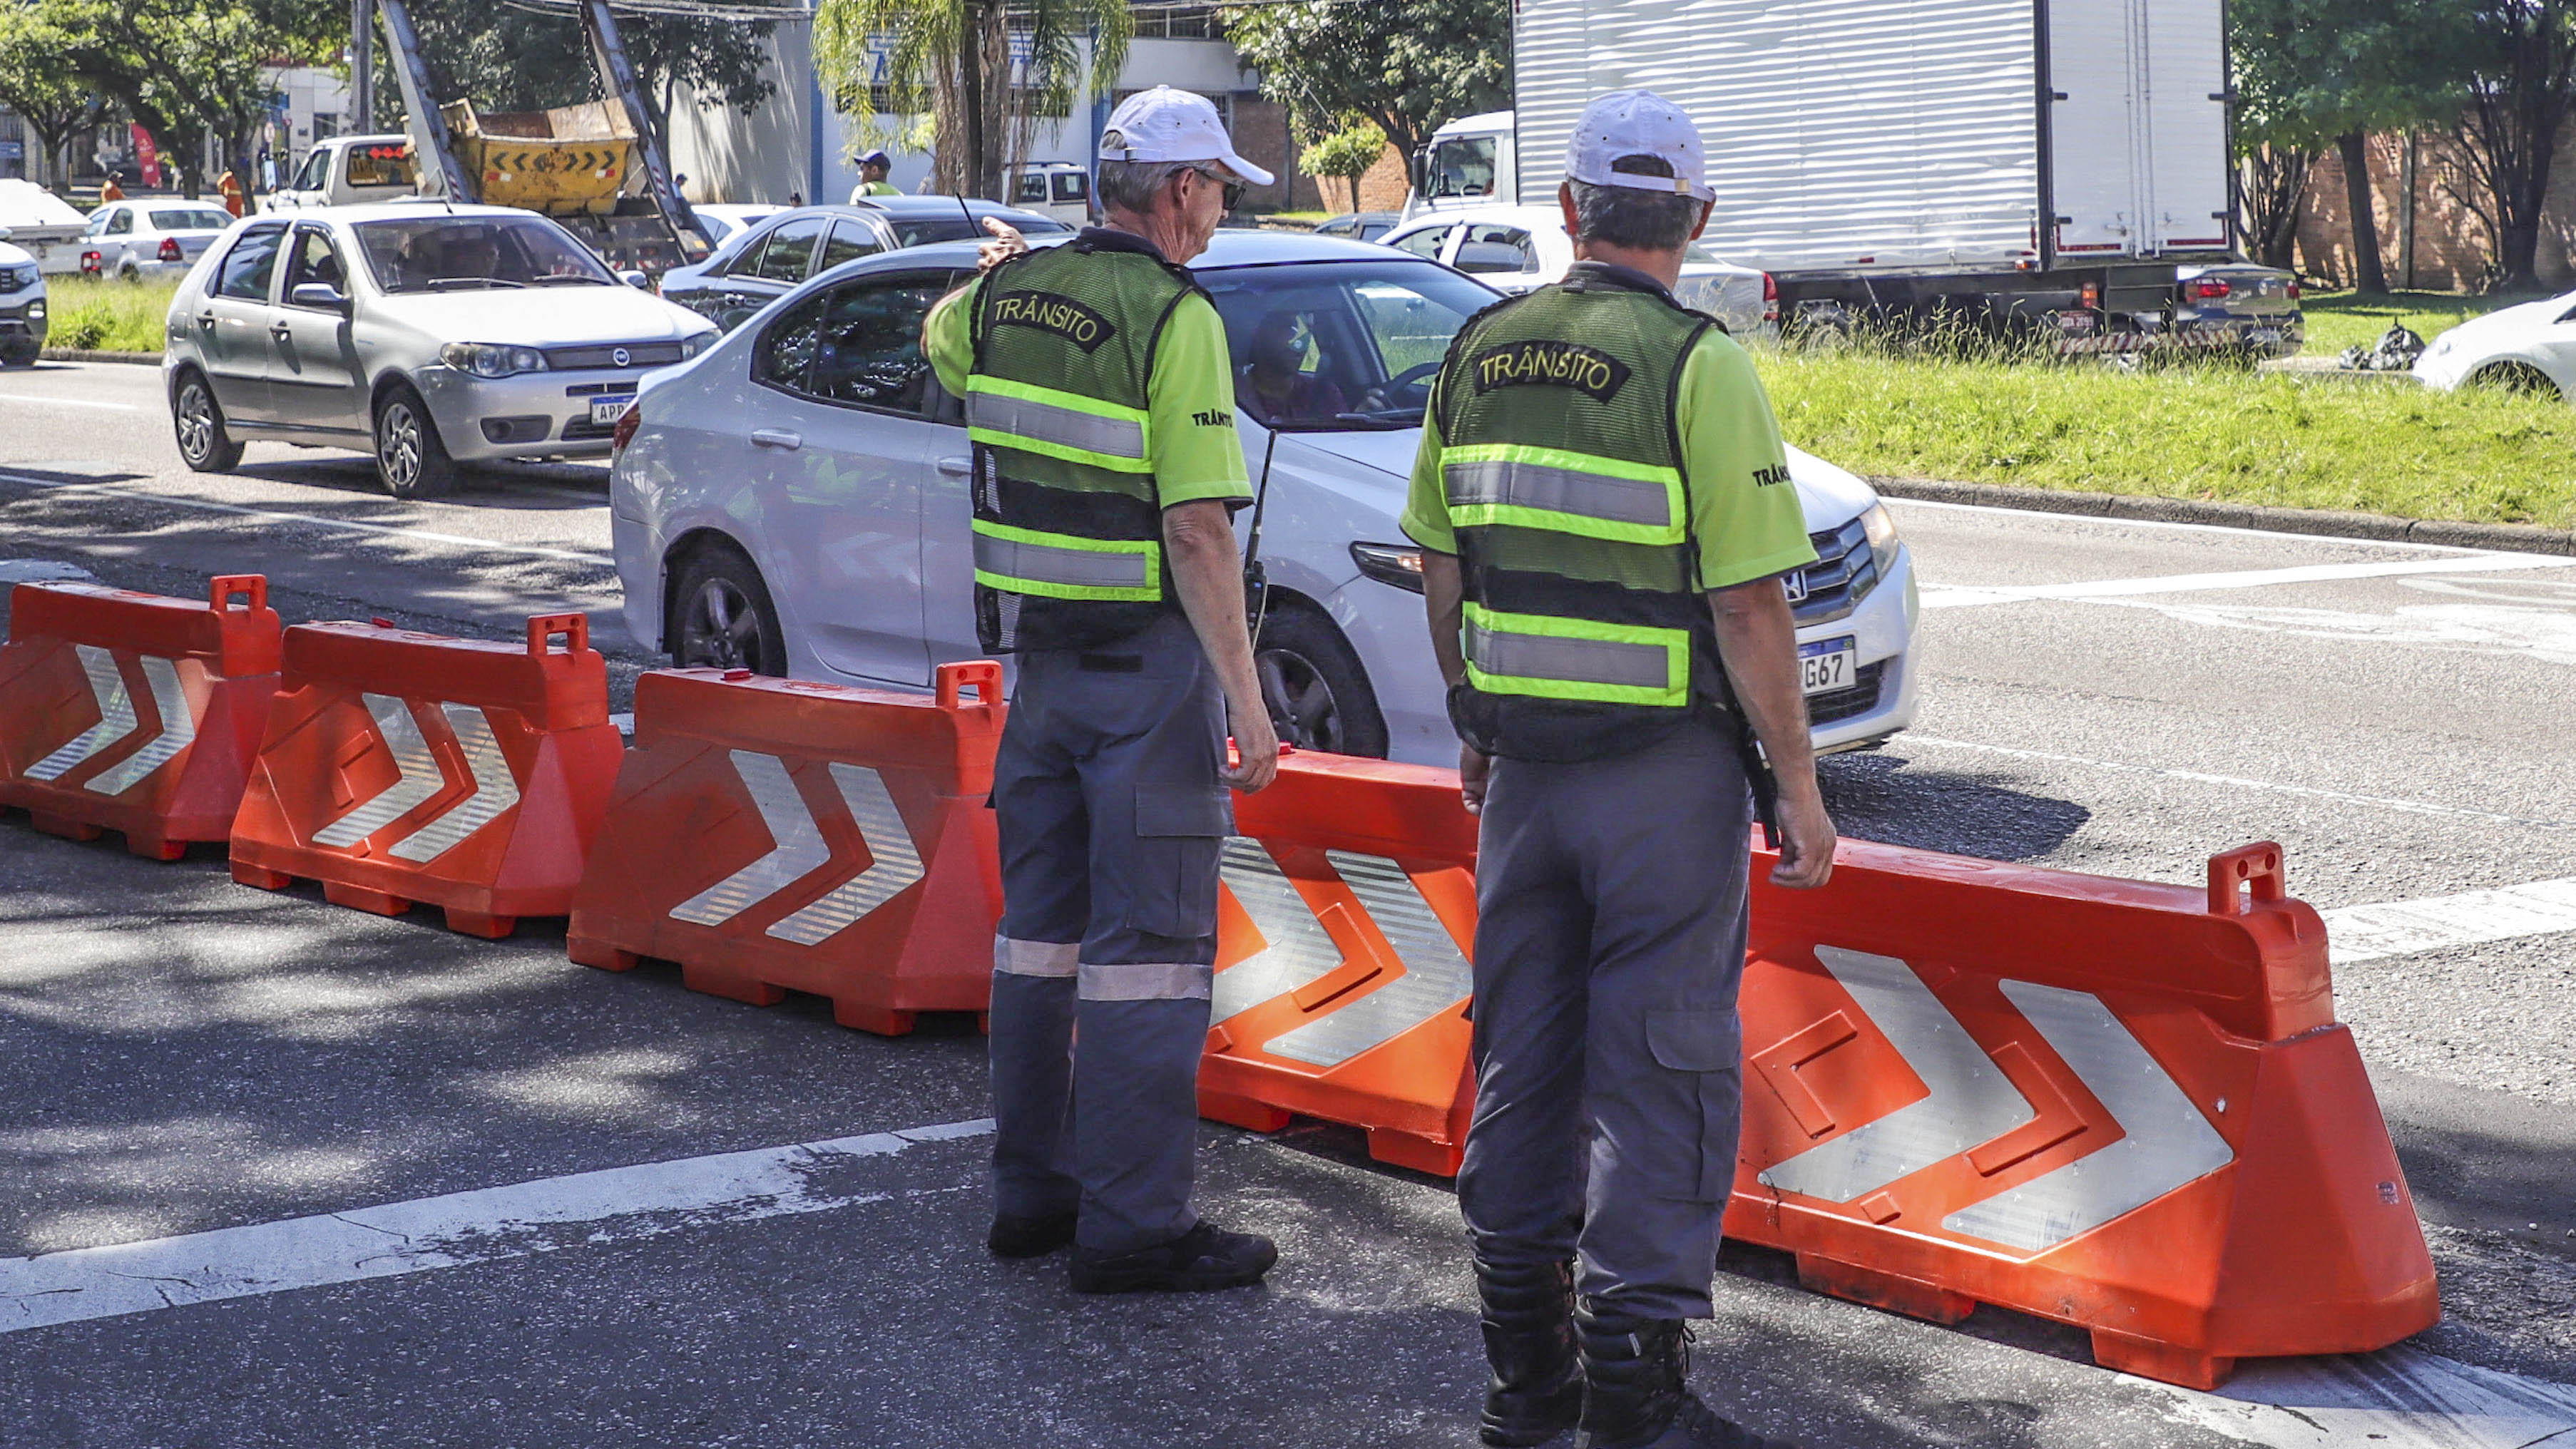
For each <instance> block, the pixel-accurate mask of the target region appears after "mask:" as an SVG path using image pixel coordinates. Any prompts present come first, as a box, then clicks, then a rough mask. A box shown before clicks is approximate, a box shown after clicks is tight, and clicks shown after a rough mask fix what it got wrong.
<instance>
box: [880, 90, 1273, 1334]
mask: <svg viewBox="0 0 2576 1449" xmlns="http://www.w3.org/2000/svg"><path fill="white" fill-rule="evenodd" d="M1100 156H1101V161H1100V172H1099V181H1098V186H1099V192H1100V197H1101V203H1102V206H1103V207H1104V208H1105V210H1106V212H1107V218H1108V224H1107V225H1106V226H1099V227H1087V228H1085V229H1084V230H1083V231H1082V232H1080V233H1079V234H1078V235H1077V236H1075V238H1074V239H1073V240H1072V241H1071V242H1069V243H1067V244H1065V245H1062V246H1056V247H1048V248H1044V249H1040V250H1036V251H1031V250H1028V249H1027V248H1026V247H1025V245H1024V244H1016V241H1015V239H1014V238H1008V237H1005V239H1004V240H1003V241H997V242H992V243H987V244H986V245H987V247H988V248H990V249H991V250H990V251H989V252H988V255H987V270H985V271H984V272H983V274H982V275H981V276H980V277H978V278H977V279H976V280H975V281H974V282H972V283H969V284H968V285H967V286H966V287H964V288H961V289H959V290H958V291H956V292H953V293H951V294H950V295H949V296H947V297H945V298H943V299H942V300H941V301H940V302H939V304H938V305H937V306H935V307H934V308H932V309H931V312H930V315H929V317H928V318H926V319H925V320H924V322H923V336H922V348H923V351H924V352H925V353H926V354H927V355H928V356H929V358H930V361H931V363H932V365H933V366H934V367H936V368H937V369H938V372H939V380H940V382H941V383H942V384H943V385H945V386H946V387H947V388H948V390H949V391H950V392H952V393H955V394H957V395H958V396H960V397H962V398H964V399H965V400H966V423H967V432H968V436H969V438H970V439H971V440H972V442H973V445H974V459H973V475H972V479H971V481H970V483H969V485H968V486H969V491H970V493H971V495H972V501H973V508H974V524H973V529H974V534H973V536H974V557H975V611H976V621H975V622H976V632H977V634H978V636H979V638H980V640H981V642H982V645H983V647H984V648H985V649H986V650H988V651H991V652H994V653H1011V652H1016V653H1017V654H1018V656H1019V670H1018V678H1017V681H1016V683H1015V685H1014V688H1013V692H1012V696H1011V713H1010V722H1009V724H1008V725H1007V726H1006V727H1005V729H1004V731H1003V735H1002V743H1001V749H1000V754H999V756H998V758H997V759H996V760H995V761H994V765H993V806H994V808H995V810H997V811H998V812H999V815H1000V819H999V822H998V823H999V825H1000V830H1001V853H1002V897H1003V915H1002V925H1001V932H1000V935H999V937H998V938H997V939H996V940H995V942H994V947H993V1005H992V1014H991V1017H990V1021H991V1025H992V1041H991V1053H992V1064H993V1118H994V1124H995V1125H994V1143H993V1190H994V1216H993V1225H992V1231H991V1234H990V1236H989V1238H988V1239H987V1243H988V1246H989V1247H990V1248H991V1249H992V1251H993V1252H994V1253H995V1254H996V1255H998V1256H1001V1257H1005V1258H1026V1257H1035V1256H1038V1255H1040V1254H1043V1253H1049V1252H1052V1251H1054V1250H1055V1249H1057V1248H1060V1247H1063V1246H1065V1245H1066V1244H1067V1243H1071V1244H1072V1246H1073V1260H1072V1270H1071V1271H1072V1282H1073V1287H1074V1289H1075V1291H1077V1292H1086V1293H1113V1292H1129V1291H1137V1290H1166V1291H1168V1290H1194V1289H1211V1288H1233V1287H1240V1286H1244V1285H1248V1284H1252V1283H1256V1282H1259V1281H1260V1279H1261V1276H1262V1274H1264V1273H1265V1272H1267V1271H1269V1269H1270V1265H1271V1264H1272V1263H1274V1262H1276V1261H1277V1259H1278V1256H1279V1254H1278V1250H1277V1249H1276V1248H1275V1247H1273V1246H1272V1245H1271V1243H1270V1241H1269V1240H1268V1239H1266V1238H1261V1237H1256V1236H1254V1235H1252V1234H1248V1233H1234V1232H1227V1231H1224V1230H1222V1229H1220V1228H1218V1227H1217V1226H1216V1225H1215V1224H1214V1223H1211V1222H1208V1221H1206V1220H1205V1219H1203V1218H1201V1217H1199V1216H1198V1215H1197V1213H1196V1212H1195V1211H1193V1210H1192V1208H1191V1205H1190V1184H1191V1167H1192V1156H1193V1154H1194V1152H1195V1150H1196V1148H1197V1143H1198V1094H1197V1088H1198V1070H1199V1055H1200V1053H1201V1051H1202V1050H1203V1049H1204V1048H1205V1046H1206V1042H1207V1030H1208V991H1209V983H1210V981H1211V979H1212V977H1213V974H1214V969H1215V961H1216V898H1217V847H1218V846H1219V845H1220V844H1221V843H1222V841H1223V840H1224V837H1225V836H1226V835H1227V834H1229V833H1230V832H1231V831H1232V829H1233V809H1232V806H1231V804H1230V803H1229V800H1228V798H1227V795H1226V788H1227V787H1228V786H1231V787H1233V788H1234V789H1237V790H1258V789H1260V788H1262V787H1263V786H1264V785H1267V784H1268V783H1270V778H1271V776H1272V774H1273V773H1274V772H1275V771H1276V770H1277V768H1278V759H1279V745H1278V740H1277V737H1276V736H1275V735H1274V734H1273V733H1272V730H1271V724H1270V717H1269V715H1268V713H1267V711H1266V710H1265V708H1264V706H1263V703H1262V697H1261V689H1260V685H1259V684H1258V682H1257V681H1256V680H1255V678H1254V675H1253V670H1252V647H1251V638H1250V634H1249V632H1248V629H1247V627H1246V624H1245V621H1244V609H1243V603H1244V590H1243V575H1242V563H1241V560H1240V559H1238V558H1237V557H1236V553H1235V536H1234V525H1233V521H1232V515H1233V510H1234V509H1235V508H1238V507H1240V506H1242V505H1244V504H1246V503H1249V502H1251V500H1252V493H1251V488H1250V486H1249V477H1248V473H1247V470H1246V469H1245V467H1244V461H1243V445H1242V442H1241V440H1240V439H1238V438H1237V436H1236V434H1235V428H1234V377H1233V371H1232V369H1231V368H1230V367H1229V366H1228V359H1227V350H1226V338H1225V328H1224V325H1223V323H1222V322H1220V321H1219V320H1218V317H1217V311H1216V306H1215V304H1214V303H1213V302H1211V301H1210V300H1209V298H1208V295H1207V293H1206V292H1204V291H1202V290H1201V289H1200V288H1199V286H1198V284H1197V283H1196V282H1195V281H1194V280H1192V278H1191V276H1190V274H1189V272H1188V271H1187V270H1185V269H1184V265H1183V264H1184V263H1186V262H1188V261H1189V260H1190V259H1191V258H1193V257H1195V256H1197V255H1198V254H1199V253H1200V252H1202V251H1204V250H1205V249H1206V247H1207V243H1208V238H1209V237H1210V236H1211V235H1213V234H1214V233H1215V231H1216V227H1217V223H1218V221H1219V220H1221V219H1222V218H1223V217H1224V215H1225V213H1226V211H1227V210H1228V209H1229V208H1230V206H1231V203H1232V199H1233V198H1232V197H1231V196H1230V195H1229V193H1232V192H1235V191H1236V190H1237V189H1238V188H1239V187H1241V186H1242V185H1243V184H1244V183H1245V182H1257V183H1260V184H1263V185H1267V184H1269V181H1270V174H1269V173H1268V172H1266V171H1263V170H1261V169H1260V168H1259V167H1256V166H1254V165H1252V164H1251V163H1249V162H1247V161H1245V160H1244V159H1243V158H1242V157H1240V156H1238V155H1236V154H1235V152H1234V147H1233V144H1232V142H1230V141H1229V140H1228V139H1227V138H1226V134H1225V127H1224V125H1223V123H1222V122H1220V121H1219V120H1218V119H1217V114H1216V108H1215V107H1214V106H1212V105H1210V104H1209V103H1208V102H1207V101H1206V100H1205V99H1204V98H1202V97H1199V96H1195V95H1192V94H1190V93H1189V92H1186V91H1178V90H1174V89H1172V88H1170V87H1168V86H1157V87H1155V88H1154V89H1153V90H1150V91H1145V92H1142V93H1140V94H1138V95H1134V96H1130V97H1129V98H1128V99H1127V100H1126V102H1125V103H1123V104H1122V105H1120V106H1119V107H1118V109H1117V111H1116V112H1115V113H1114V114H1112V115H1111V116H1110V118H1109V127H1108V130H1107V131H1106V132H1105V133H1104V134H1103V135H1102V138H1101V145H1100ZM997 230H998V229H997ZM1229 720H1231V723H1232V726H1233V733H1234V739H1235V743H1236V746H1237V752H1238V754H1239V756H1240V763H1239V764H1236V765H1234V766H1232V767H1231V768H1229V766H1228V764H1227V760H1226V730H1227V724H1228V721H1229Z"/></svg>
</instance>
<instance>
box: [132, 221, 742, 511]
mask: <svg viewBox="0 0 2576 1449" xmlns="http://www.w3.org/2000/svg"><path fill="white" fill-rule="evenodd" d="M631 281H632V279H631V278H630V279H626V280H621V279H620V278H619V277H618V275H617V274H615V273H613V272H611V271H609V270H608V268H607V266H606V265H605V264H603V263H602V262H601V261H600V260H599V258H598V257H597V256H596V255H594V254H593V253H592V252H591V251H590V249H589V248H587V247H585V246H583V245H582V244H581V243H580V242H579V241H578V240H576V239H575V238H574V237H573V235H572V234H571V233H570V232H567V231H565V230H564V229H563V228H562V227H560V226H557V225H556V224H554V223H553V222H551V221H548V220H547V219H546V218H544V217H542V216H539V215H537V214H536V213H534V212H529V211H520V210H516V209H513V208H509V207H497V206H456V207H450V206H446V205H443V204H439V203H422V204H389V203H377V204H374V205H366V206H340V207H323V208H319V209H315V210H310V211H301V212H296V213H294V214H292V215H288V216H261V217H255V218H251V219H248V220H245V221H243V222H241V223H239V224H237V225H236V226H235V227H234V228H233V229H232V230H231V231H230V232H228V233H226V234H225V236H224V238H223V239H222V240H221V241H219V242H217V243H216V244H215V245H214V246H212V247H210V248H208V249H207V252H206V256H205V258H204V259H203V260H202V261H200V262H199V263H198V265H197V267H196V269H195V270H194V271H192V272H190V273H189V274H188V278H187V280H186V281H184V282H182V283H181V284H180V286H179V292H178V295H177V296H176V297H174V298H173V299H172V300H171V303H170V313H169V317H168V321H167V325H166V336H167V340H168V345H167V347H166V348H165V349H164V351H163V354H162V362H161V367H162V374H163V378H164V381H165V382H166V383H167V384H168V389H169V398H170V416H171V422H172V426H173V428H174V430H175V431H176V433H177V434H178V440H179V454H180V456H181V457H182V458H184V459H185V460H186V461H187V464H188V466H189V467H191V468H195V469H199V470H201V471H205V472H220V471H222V470H224V469H227V468H230V467H232V466H234V465H235V464H237V463H239V462H240V461H241V450H242V443H243V441H244V440H245V439H251V438H265V439H273V440H275V441H279V442H286V443H295V444H299V445H302V446H306V447H333V448H363V449H366V450H368V451H369V452H372V453H373V454H374V455H375V459H376V473H377V476H378V477H379V478H380V479H381V480H382V481H383V483H384V485H385V488H386V489H387V490H388V491H389V492H391V493H392V494H393V495H394V496H395V497H397V498H414V497H428V496H432V495H435V494H439V493H443V492H445V491H447V490H448V489H449V488H451V487H453V486H454V485H455V482H456V480H457V475H458V470H459V466H460V465H462V464H470V463H477V462H498V461H502V460H505V459H532V458H579V457H598V456H603V455H605V454H606V453H607V452H608V443H609V434H610V432H611V431H612V430H613V429H614V428H615V427H616V425H617V419H618V415H619V414H621V413H623V412H625V410H626V406H627V404H628V403H630V402H632V401H633V400H634V397H635V388H636V384H637V383H639V382H641V381H642V380H643V379H644V377H645V376H646V375H648V374H650V373H651V372H652V371H654V370H655V369H656V368H661V367H668V366H670V365H671V364H673V363H677V362H680V361H682V360H683V359H686V358H690V357H695V356H696V355H697V354H698V353H699V352H700V351H701V350H703V349H704V348H705V347H706V346H707V345H708V344H709V343H711V342H713V341H714V340H715V339H716V336H717V332H716V329H715V326H714V324H712V323H710V322H708V321H707V320H706V319H704V318H702V317H699V316H698V315H697V314H695V313H693V312H690V311H689V310H688V309H686V308H684V307H679V306H675V305H673V304H671V303H669V302H665V301H663V300H662V299H660V298H659V297H655V296H653V295H651V294H650V293H648V292H644V291H640V290H638V289H637V287H635V286H634V285H630V282H631Z"/></svg>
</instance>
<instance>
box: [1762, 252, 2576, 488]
mask: <svg viewBox="0 0 2576 1449" xmlns="http://www.w3.org/2000/svg"><path fill="white" fill-rule="evenodd" d="M2324 300H2325V303H2326V305H2325V306H2323V307H2311V309H2310V311H2309V320H2310V325H2311V328H2312V329H2315V328H2318V327H2319V326H2320V325H2322V326H2323V327H2324V329H2325V330H2326V331H2327V332H2328V333H2329V334H2330V335H2332V336H2334V337H2336V338H2337V339H2339V340H2336V341H2335V342H2334V343H2333V344H2332V347H2331V349H2330V350H2333V351H2340V350H2341V349H2342V348H2343V347H2344V346H2345V345H2348V342H2349V341H2363V342H2367V341H2371V340H2375V339H2376V338H2377V336H2378V334H2379V333H2380V332H2384V331H2386V330H2387V326H2388V322H2389V321H2390V320H2399V321H2405V322H2406V323H2407V325H2409V326H2411V327H2414V328H2415V329H2416V330H2417V331H2419V332H2422V333H2424V334H2425V335H2426V336H2427V338H2430V337H2431V336H2432V335H2434V334H2435V333H2437V332H2438V331H2440V330H2441V329H2442V328H2443V327H2445V326H2448V325H2451V323H2453V322H2456V321H2458V320H2460V319H2461V318H2463V317H2465V316H2468V315H2474V314H2475V313H2478V312H2483V311H2487V310H2490V309H2492V308H2494V307H2497V306H2502V305H2506V302H2505V301H2504V300H2501V299H2495V298H2483V297H2480V298H2458V297H2443V296H2437V295H2434V294H2409V295H2405V296H2402V297H2400V298H2396V299H2388V300H2382V299H2373V300H2372V301H2371V302H2369V303H2367V304H2362V303H2349V302H2346V301H2345V299H2343V298H2328V299H2324ZM2321 314H2322V315H2321ZM2374 314H2375V315H2374ZM2417 318H2421V319H2423V320H2422V322H2421V323H2419V322H2418V321H2417V320H2413V319H2417ZM2423 323H2430V324H2432V325H2423ZM2347 332H2349V333H2353V334H2354V335H2353V336H2352V337H2351V338H2349V339H2345V338H2344V337H2343V334H2344V333H2347ZM2362 332H2367V333H2368V336H2367V337H2363V336H2360V335H2359V334H2360V333H2362ZM2311 335H2312V337H2313V336H2314V335H2315V334H2314V331H2313V330H2312V333H2311ZM2309 350H2310V351H2311V352H2315V351H2319V350H2327V349H2326V348H2325V346H2324V344H2322V343H2320V342H2318V341H2311V342H2310V344H2309ZM1756 360H1757V364H1758V365H1759V367H1760V369H1761V372H1762V376H1763V381H1764V382H1765V384H1766V385H1768V387H1769V388H1770V390H1771V398H1772V403H1773V406H1774V407H1776V408H1777V409H1778V411H1779V414H1780V426H1781V429H1782V431H1783V432H1784V433H1785V434H1786V435H1787V436H1788V437H1789V439H1790V440H1791V441H1793V442H1795V443H1797V444H1798V446H1800V447H1802V448H1805V449H1807V450H1808V451H1810V452H1813V453H1815V454H1817V455H1818V456H1819V457H1823V458H1826V459H1829V460H1830V461H1832V462H1835V463H1838V464H1840V465H1842V466H1843V467H1846V468H1849V469H1851V470H1852V471H1854V472H1857V473H1864V474H1870V475H1873V476H1878V477H1894V478H1938V479H1944V480H1949V481H1955V482H1964V483H1999V484H2007V485H2011V486H2016V487H2023V488H2052V489H2061V490H2073V491H2079V492H2095V493H2124V494H2136V495H2142V496H2149V497H2160V498H2194V499H2206V500H2212V501H2222V502H2229V503H2251V504H2264V505H2269V506H2273V507H2280V508H2319V509H2343V510H2351V511H2355V512H2363V513H2382V514H2392V515H2395V516H2397V517H2401V518H2428V519H2454V520H2462V521H2467V522H2476V523H2528V524H2539V525H2542V526H2544V527H2549V528H2576V407H2571V406H2569V405H2568V404H2567V403H2564V402H2560V401H2558V400H2556V399H2554V398H2553V399H2548V400H2542V399H2538V398H2533V397H2528V396H2523V395H2518V394H2512V393H2502V392H2492V391H2486V390H2473V391H2463V392H2457V393H2439V392H2427V391H2424V390H2423V389H2421V388H2418V387H2417V386H2416V385H2415V384H2414V383H2413V382H2412V381H2411V380H2410V379H2408V378H2405V377H2403V376H2398V377H2389V378H2362V379H2353V378H2338V377H2326V378H2318V377H2301V376H2297V375H2294V374H2284V373H2272V372H2255V371H2251V370H2249V369H2246V368H2243V367H2239V366H2231V365H2226V364H2220V363H2209V364H2200V365H2188V364H2185V365H2174V366H2168V367H2160V368H2149V369H2145V370H2141V371H2136V372H2124V371H2119V370H2116V369H2112V368H2108V367H2103V366H2099V365H2095V364H2090V363H2053V362H2031V361H2013V360H2003V359H1969V360H1945V359H1930V358H1921V357H1906V356H1891V355H1887V354H1885V353H1882V352H1878V351H1875V350H1872V349H1858V348H1856V349H1852V350H1848V351H1780V350H1776V349H1764V350H1761V351H1759V352H1757V353H1756Z"/></svg>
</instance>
